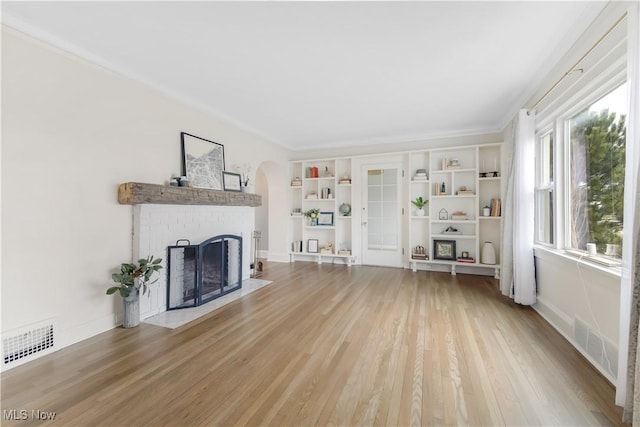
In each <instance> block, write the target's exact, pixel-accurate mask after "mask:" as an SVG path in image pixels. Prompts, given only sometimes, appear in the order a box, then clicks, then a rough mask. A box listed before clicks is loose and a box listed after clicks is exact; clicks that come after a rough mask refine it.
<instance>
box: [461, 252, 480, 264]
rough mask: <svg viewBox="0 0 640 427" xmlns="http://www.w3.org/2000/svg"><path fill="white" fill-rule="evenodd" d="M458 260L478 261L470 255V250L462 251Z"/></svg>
mask: <svg viewBox="0 0 640 427" xmlns="http://www.w3.org/2000/svg"><path fill="white" fill-rule="evenodd" d="M457 261H458V262H466V263H469V264H474V263H475V262H476V260H475V259H473V257H471V256H469V252H468V251H462V254H461V255H460V256H459V257H458V259H457Z"/></svg>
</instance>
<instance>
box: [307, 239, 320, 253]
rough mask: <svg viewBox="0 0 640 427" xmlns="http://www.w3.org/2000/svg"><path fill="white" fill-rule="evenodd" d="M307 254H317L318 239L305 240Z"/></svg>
mask: <svg viewBox="0 0 640 427" xmlns="http://www.w3.org/2000/svg"><path fill="white" fill-rule="evenodd" d="M307 252H309V253H311V254H317V253H318V239H309V240H307Z"/></svg>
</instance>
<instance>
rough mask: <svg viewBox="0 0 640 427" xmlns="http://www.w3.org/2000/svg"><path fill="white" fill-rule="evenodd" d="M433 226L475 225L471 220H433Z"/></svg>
mask: <svg viewBox="0 0 640 427" xmlns="http://www.w3.org/2000/svg"><path fill="white" fill-rule="evenodd" d="M431 222H433V223H434V224H475V223H476V221H475V220H473V219H460V220H455V219H434V220H433V221H431Z"/></svg>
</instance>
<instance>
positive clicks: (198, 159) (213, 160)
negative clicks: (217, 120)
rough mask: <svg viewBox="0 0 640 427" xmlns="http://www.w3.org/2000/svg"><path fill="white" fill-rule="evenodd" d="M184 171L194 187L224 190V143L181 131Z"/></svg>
mask: <svg viewBox="0 0 640 427" xmlns="http://www.w3.org/2000/svg"><path fill="white" fill-rule="evenodd" d="M180 138H181V141H182V173H183V174H184V175H185V176H186V177H187V179H188V180H189V181H190V182H191V183H192V185H193V186H194V187H198V188H210V189H212V190H222V171H224V169H225V167H224V145H222V144H218V143H217V142H213V141H209V140H207V139H204V138H200V137H199V136H195V135H191V134H188V133H186V132H180Z"/></svg>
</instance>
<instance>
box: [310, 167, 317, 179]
mask: <svg viewBox="0 0 640 427" xmlns="http://www.w3.org/2000/svg"><path fill="white" fill-rule="evenodd" d="M311 178H318V167H317V166H313V167H312V168H311Z"/></svg>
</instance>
